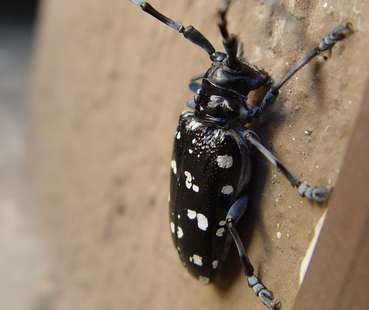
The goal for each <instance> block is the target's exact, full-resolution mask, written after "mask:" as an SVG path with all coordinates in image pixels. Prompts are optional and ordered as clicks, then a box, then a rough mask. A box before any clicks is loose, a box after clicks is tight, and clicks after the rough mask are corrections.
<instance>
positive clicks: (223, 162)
mask: <svg viewBox="0 0 369 310" xmlns="http://www.w3.org/2000/svg"><path fill="white" fill-rule="evenodd" d="M217 163H218V166H219V167H220V168H231V167H232V165H233V158H232V156H229V155H219V156H218V157H217Z"/></svg>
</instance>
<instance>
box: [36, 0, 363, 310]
mask: <svg viewBox="0 0 369 310" xmlns="http://www.w3.org/2000/svg"><path fill="white" fill-rule="evenodd" d="M272 2H273V3H275V4H274V5H273V6H271V5H270V3H272ZM217 3H218V2H217V1H205V0H198V1H190V0H187V1H169V0H162V1H152V4H155V5H156V6H157V7H158V8H160V10H161V11H163V12H164V13H166V14H167V15H169V16H171V17H173V18H176V19H178V20H180V21H182V22H183V23H185V24H193V25H195V26H197V27H198V28H199V29H201V31H202V32H203V33H206V34H207V35H208V37H209V39H210V40H211V41H212V42H214V44H215V45H216V46H217V47H218V48H221V44H220V39H219V35H218V33H217V29H216V24H215V12H216V5H217ZM368 10H369V3H367V2H366V1H364V0H361V1H360V0H358V1H343V0H339V1H317V0H314V1H287V0H286V1H281V2H280V1H255V0H252V1H251V0H249V1H236V3H235V5H234V7H233V8H232V9H231V12H230V28H231V29H232V31H233V32H235V33H238V34H240V37H241V39H242V40H243V41H244V42H245V50H246V55H247V57H248V59H249V60H250V61H251V62H253V63H255V64H256V65H258V66H260V67H262V68H264V69H265V70H267V71H268V72H269V73H270V74H271V75H272V76H273V77H275V78H276V79H278V78H279V77H281V75H282V74H283V72H285V70H286V69H287V68H288V64H291V62H292V61H293V60H296V59H297V58H298V56H299V55H301V54H302V53H303V51H305V50H307V49H308V48H309V47H312V46H313V45H314V42H317V41H318V40H319V39H320V38H321V36H322V35H324V34H325V33H326V32H327V31H329V30H330V29H331V28H332V27H333V26H334V25H335V24H337V23H339V22H343V21H347V20H350V21H352V22H353V23H354V24H355V26H356V28H357V30H358V32H357V33H356V34H355V35H354V36H353V37H351V38H350V39H348V40H347V41H345V42H344V43H343V44H339V46H337V47H336V48H335V49H334V50H333V54H332V58H331V59H329V60H328V61H327V62H324V61H322V60H318V61H315V62H314V64H312V65H310V66H309V67H307V68H306V69H305V70H304V71H303V72H301V73H299V75H298V76H297V77H296V79H294V80H293V81H291V82H290V83H289V84H288V85H287V86H286V87H285V88H284V90H283V92H282V95H281V97H280V99H279V101H278V103H277V105H276V107H278V108H279V111H280V112H276V113H274V114H273V117H271V118H270V119H266V121H265V122H264V123H262V124H260V127H259V129H258V132H259V133H261V136H262V137H263V139H264V141H265V142H266V143H267V145H269V146H271V147H272V148H273V150H275V152H276V153H277V154H278V156H279V157H280V158H281V159H282V160H283V161H284V162H285V163H286V165H287V166H289V167H291V170H292V171H294V172H296V174H297V175H298V176H300V177H302V178H304V179H306V180H308V181H310V182H311V183H317V184H326V183H331V184H334V183H335V181H336V179H337V176H338V173H339V169H340V164H341V161H342V158H343V155H344V151H345V146H346V144H347V141H348V139H349V137H350V132H351V129H352V125H353V123H354V118H355V115H356V112H357V111H358V107H359V103H360V99H361V97H362V93H363V89H364V82H365V79H366V77H367V72H368V70H367V68H368V66H367V64H368V62H369V54H368V52H367V49H368V46H369V36H368V35H367V33H368V32H369V20H368V18H367V17H366V16H365V12H368ZM208 64H209V62H208V59H207V57H206V55H205V54H204V53H203V52H201V51H200V50H199V49H198V48H196V47H193V46H191V44H189V43H188V42H187V41H186V40H183V39H182V38H181V37H179V36H178V35H177V34H176V33H174V32H173V31H170V30H168V29H166V28H165V27H163V26H162V25H160V24H159V23H157V22H156V21H155V20H153V19H152V18H150V17H148V16H147V15H145V14H143V12H141V11H140V10H138V9H136V8H135V7H134V6H133V5H131V4H130V3H129V2H128V1H121V0H119V1H118V0H113V1H109V2H106V1H98V0H79V1H70V0H69V1H68V0H67V1H57V0H50V1H45V2H44V6H43V10H42V20H41V24H40V27H39V38H38V46H37V49H36V60H35V65H34V69H35V71H34V93H33V102H32V126H31V129H32V130H31V138H32V139H31V143H30V151H31V158H32V167H33V175H34V184H35V188H36V189H37V191H38V194H39V199H40V203H41V206H42V216H43V218H44V223H45V231H46V232H47V236H48V241H49V244H50V249H51V251H52V253H53V256H54V269H55V278H54V285H55V300H54V303H55V305H56V308H57V309H78V310H83V309H89V310H94V309H96V310H101V309H129V310H136V309H150V310H156V309H157V310H164V309H196V310H206V309H211V310H217V309H219V310H220V309H232V310H238V309H240V310H241V309H242V310H245V309H252V310H257V309H263V307H262V306H260V305H258V302H257V300H256V298H255V297H254V296H252V293H251V292H250V290H249V289H248V288H247V286H246V284H245V281H244V278H243V277H242V275H241V270H240V266H239V263H238V260H237V258H236V257H233V259H232V258H231V260H230V263H229V264H228V266H226V270H225V271H224V272H223V273H222V274H221V277H219V279H218V280H217V283H216V285H215V286H207V287H204V286H202V285H200V284H199V283H197V282H196V281H194V280H193V279H192V278H191V277H190V276H189V275H188V274H187V273H186V271H185V270H184V269H183V268H182V266H181V265H180V262H179V260H178V258H177V255H176V252H175V250H174V249H173V247H172V242H171V240H170V235H169V225H168V219H167V191H168V173H169V161H170V155H171V143H172V139H173V134H174V130H175V126H176V122H177V118H178V114H179V113H180V112H181V111H182V110H183V109H184V103H185V101H186V100H187V99H188V98H190V96H191V94H190V92H189V91H188V90H187V86H186V85H187V81H188V79H189V78H190V77H191V76H192V75H194V74H196V73H198V72H201V71H203V70H204V69H206V67H207V66H208ZM305 130H312V131H313V133H312V135H311V136H307V135H305V134H304V131H305ZM259 159H260V158H259ZM257 167H258V168H259V169H260V170H259V169H255V170H254V180H253V182H255V184H256V185H257V186H255V191H254V193H253V196H254V198H253V199H252V202H253V203H252V206H251V207H252V210H251V214H252V215H255V217H256V220H253V219H249V220H247V221H245V224H244V225H245V226H251V225H254V229H253V234H252V237H251V238H250V244H249V253H250V256H251V259H252V260H253V262H254V263H255V266H256V267H257V268H258V270H259V272H260V274H261V275H262V278H263V280H264V282H265V283H267V284H268V286H269V287H270V288H272V289H273V290H274V292H275V295H276V296H277V297H278V298H279V299H281V300H282V302H283V304H284V309H291V307H292V304H293V301H294V298H295V295H296V293H297V290H298V271H299V265H300V262H301V260H302V259H303V257H304V255H305V250H306V248H307V246H308V244H309V241H310V239H311V238H312V234H313V230H314V226H315V224H316V222H317V221H318V219H319V217H320V216H321V215H322V213H323V209H322V208H319V207H316V206H311V205H309V203H307V202H306V201H302V200H301V199H300V197H299V196H298V195H297V194H296V193H295V191H294V190H292V189H291V188H290V186H289V185H288V183H287V182H286V180H285V179H284V178H283V177H282V176H281V175H280V174H278V173H277V171H276V170H275V169H274V168H271V167H270V166H269V165H266V164H260V163H259V164H258V165H257ZM244 231H247V228H245V230H244ZM278 232H280V233H281V238H280V239H278V238H277V233H278Z"/></svg>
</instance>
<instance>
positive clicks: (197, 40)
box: [130, 0, 215, 58]
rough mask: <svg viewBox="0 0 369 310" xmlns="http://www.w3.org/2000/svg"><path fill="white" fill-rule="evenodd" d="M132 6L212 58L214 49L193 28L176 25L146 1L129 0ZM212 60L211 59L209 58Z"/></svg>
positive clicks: (176, 23)
mask: <svg viewBox="0 0 369 310" xmlns="http://www.w3.org/2000/svg"><path fill="white" fill-rule="evenodd" d="M130 1H131V2H132V3H133V4H134V5H136V6H138V7H140V8H141V9H142V10H143V11H144V12H146V13H148V14H150V15H151V16H153V17H155V18H156V19H158V20H160V21H161V22H162V23H164V24H165V25H167V26H169V27H170V28H172V29H174V30H175V31H176V32H179V33H181V34H183V36H184V37H185V38H186V39H187V40H189V41H191V42H192V43H194V44H196V45H197V46H199V47H201V48H202V49H203V50H204V51H205V52H207V53H208V54H209V56H210V57H211V56H213V54H214V53H215V48H214V47H213V45H212V44H211V43H210V42H209V41H208V39H206V38H205V37H204V35H203V34H202V33H201V32H200V31H198V30H197V29H196V28H195V27H193V26H187V27H185V26H183V25H182V24H181V23H178V22H176V21H174V20H172V19H170V18H169V17H167V16H165V15H163V14H161V13H160V12H158V11H157V10H156V9H154V8H153V6H152V5H151V4H149V3H148V2H146V1H142V0H130ZM211 58H212V57H211Z"/></svg>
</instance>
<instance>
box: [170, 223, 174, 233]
mask: <svg viewBox="0 0 369 310" xmlns="http://www.w3.org/2000/svg"><path fill="white" fill-rule="evenodd" d="M170 230H171V232H172V234H174V223H173V222H170Z"/></svg>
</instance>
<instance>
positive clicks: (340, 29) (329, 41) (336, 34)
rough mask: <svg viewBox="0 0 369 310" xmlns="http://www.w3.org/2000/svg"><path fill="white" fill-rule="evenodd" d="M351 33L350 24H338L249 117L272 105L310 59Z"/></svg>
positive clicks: (291, 69)
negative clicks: (281, 90)
mask: <svg viewBox="0 0 369 310" xmlns="http://www.w3.org/2000/svg"><path fill="white" fill-rule="evenodd" d="M353 32H354V30H353V26H352V24H351V23H345V24H340V25H337V26H336V27H334V28H333V30H332V31H331V32H329V33H328V34H327V35H326V36H324V37H323V38H322V39H321V40H320V42H319V44H318V45H317V46H316V47H314V48H312V49H311V50H309V51H308V52H307V53H306V54H305V55H304V56H302V58H301V59H300V60H299V61H298V62H296V63H295V64H294V65H293V66H292V67H291V68H290V70H288V71H287V73H286V74H285V75H284V76H283V78H282V79H281V80H280V81H279V82H278V83H276V84H274V85H273V86H272V87H271V88H270V89H269V90H268V92H267V93H266V94H265V96H264V98H263V99H262V100H261V102H260V104H259V105H258V106H257V107H255V108H254V109H253V110H252V115H251V116H252V117H254V118H257V117H259V116H260V115H261V114H262V113H263V112H265V111H266V110H267V109H268V107H270V106H271V105H273V103H274V102H275V100H276V99H277V96H278V93H279V90H280V88H281V87H282V86H283V85H284V84H286V83H287V81H289V80H290V79H291V78H292V77H293V76H294V75H295V74H296V73H297V72H298V71H300V70H301V69H302V68H303V67H304V66H305V65H306V64H308V63H309V62H310V61H311V60H312V59H314V58H315V57H317V56H319V55H320V54H321V53H322V52H324V51H330V50H331V49H332V48H333V47H334V45H335V44H336V43H337V42H338V41H341V40H343V39H345V38H347V37H348V36H350V35H351V34H352V33H353Z"/></svg>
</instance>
